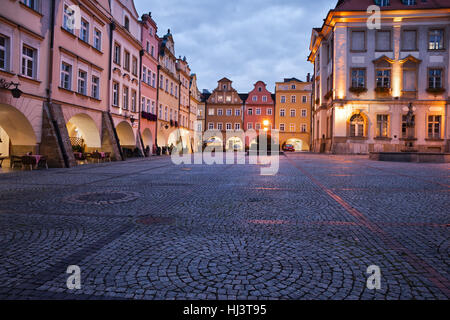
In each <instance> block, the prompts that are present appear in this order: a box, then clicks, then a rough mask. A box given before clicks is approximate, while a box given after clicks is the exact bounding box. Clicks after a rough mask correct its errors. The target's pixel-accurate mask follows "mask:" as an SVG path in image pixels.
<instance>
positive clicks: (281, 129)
mask: <svg viewBox="0 0 450 320" xmlns="http://www.w3.org/2000/svg"><path fill="white" fill-rule="evenodd" d="M280 131H284V123H280Z"/></svg>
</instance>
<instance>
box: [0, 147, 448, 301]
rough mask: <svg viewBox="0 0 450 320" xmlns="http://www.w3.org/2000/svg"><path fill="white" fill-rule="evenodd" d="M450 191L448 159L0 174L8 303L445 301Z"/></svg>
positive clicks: (136, 165) (158, 162)
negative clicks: (375, 281) (71, 284)
mask: <svg viewBox="0 0 450 320" xmlns="http://www.w3.org/2000/svg"><path fill="white" fill-rule="evenodd" d="M449 192H450V166H449V165H448V164H416V163H391V162H374V161H369V160H368V159H367V156H330V155H315V154H308V153H304V154H297V153H292V154H287V155H282V156H280V169H279V172H278V174H277V175H275V176H261V175H260V166H259V165H248V164H247V165H212V166H208V165H181V166H176V165H174V164H172V162H171V159H170V158H168V157H153V158H152V159H150V160H148V159H147V160H132V161H127V162H113V163H103V164H95V165H86V166H79V167H76V168H72V169H50V170H48V171H47V170H38V171H32V172H30V171H15V172H10V173H5V174H0V225H1V228H0V298H1V299H158V300H160V299H183V300H184V299H194V300H197V299H243V300H245V299H249V300H254V299H261V300H267V299H282V300H285V299H289V300H297V299H337V300H340V299H349V300H357V299H448V298H450V291H449V290H450V286H449V279H450V275H449V263H450V259H449V244H450V241H449V229H448V228H449V222H450V221H449V220H450V219H449V218H450V210H449V208H450V197H449V195H450V193H449ZM70 265H77V266H79V267H80V268H81V289H80V290H69V289H68V288H67V286H66V281H67V278H68V276H69V275H68V274H67V273H66V270H67V267H68V266H70ZM371 265H377V266H379V267H380V270H381V289H379V290H369V289H368V288H367V286H366V282H367V278H368V277H369V274H367V273H366V271H367V268H368V267H369V266H371Z"/></svg>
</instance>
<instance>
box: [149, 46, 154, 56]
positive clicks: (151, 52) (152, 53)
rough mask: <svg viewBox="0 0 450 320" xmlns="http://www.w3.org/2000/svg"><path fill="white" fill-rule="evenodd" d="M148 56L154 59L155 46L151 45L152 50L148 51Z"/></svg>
mask: <svg viewBox="0 0 450 320" xmlns="http://www.w3.org/2000/svg"><path fill="white" fill-rule="evenodd" d="M150 54H151V55H152V57H155V46H153V45H152V49H151V51H150Z"/></svg>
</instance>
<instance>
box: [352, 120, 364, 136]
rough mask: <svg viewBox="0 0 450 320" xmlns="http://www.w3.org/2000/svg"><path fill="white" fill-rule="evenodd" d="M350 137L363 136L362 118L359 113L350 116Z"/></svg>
mask: <svg viewBox="0 0 450 320" xmlns="http://www.w3.org/2000/svg"><path fill="white" fill-rule="evenodd" d="M350 137H364V118H363V116H362V115H360V114H355V115H353V116H352V117H351V118H350Z"/></svg>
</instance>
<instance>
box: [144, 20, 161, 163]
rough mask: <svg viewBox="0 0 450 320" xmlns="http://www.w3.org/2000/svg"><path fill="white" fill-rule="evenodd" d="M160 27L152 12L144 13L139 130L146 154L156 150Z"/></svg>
mask: <svg viewBox="0 0 450 320" xmlns="http://www.w3.org/2000/svg"><path fill="white" fill-rule="evenodd" d="M157 31H158V27H157V25H156V22H155V21H154V20H153V19H152V16H151V13H149V14H144V15H143V16H142V20H141V42H142V47H143V50H142V53H141V59H142V61H141V83H140V88H141V90H140V93H141V94H140V96H141V97H140V101H141V115H140V128H139V131H140V133H141V137H142V143H143V145H144V150H147V151H146V154H154V153H155V152H156V144H155V139H156V122H157V116H156V112H157V98H158V97H157V95H158V89H157V85H158V59H159V56H158V54H159V39H158V36H157Z"/></svg>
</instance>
